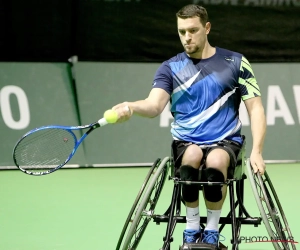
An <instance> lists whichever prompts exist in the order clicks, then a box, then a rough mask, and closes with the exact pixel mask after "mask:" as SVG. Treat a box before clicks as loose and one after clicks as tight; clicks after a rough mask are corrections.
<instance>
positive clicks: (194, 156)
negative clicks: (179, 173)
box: [182, 144, 203, 168]
mask: <svg viewBox="0 0 300 250" xmlns="http://www.w3.org/2000/svg"><path fill="white" fill-rule="evenodd" d="M202 157H203V152H202V149H201V148H200V147H199V146H197V145H194V144H193V145H190V146H188V147H187V149H186V150H185V152H184V154H183V157H182V164H183V165H191V166H193V167H198V168H199V167H200V162H201V160H202Z"/></svg>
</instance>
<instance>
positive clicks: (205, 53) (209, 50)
mask: <svg viewBox="0 0 300 250" xmlns="http://www.w3.org/2000/svg"><path fill="white" fill-rule="evenodd" d="M214 54H216V48H215V47H212V46H211V45H210V44H209V43H206V44H205V47H204V48H203V50H202V57H201V59H207V58H210V57H212V56H213V55H214Z"/></svg>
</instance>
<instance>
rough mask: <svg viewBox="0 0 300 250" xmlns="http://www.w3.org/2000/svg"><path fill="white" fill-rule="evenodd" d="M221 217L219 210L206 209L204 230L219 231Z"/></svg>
mask: <svg viewBox="0 0 300 250" xmlns="http://www.w3.org/2000/svg"><path fill="white" fill-rule="evenodd" d="M220 217H221V210H210V209H207V223H206V227H205V230H215V231H219V221H220Z"/></svg>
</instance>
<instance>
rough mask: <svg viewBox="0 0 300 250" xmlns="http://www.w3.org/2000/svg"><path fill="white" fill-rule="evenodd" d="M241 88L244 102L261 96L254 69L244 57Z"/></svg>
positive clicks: (240, 78)
mask: <svg viewBox="0 0 300 250" xmlns="http://www.w3.org/2000/svg"><path fill="white" fill-rule="evenodd" d="M239 86H240V89H241V95H242V100H243V101H245V100H247V99H250V98H253V97H256V96H261V93H260V89H259V86H258V84H257V81H256V78H255V76H254V73H253V70H252V67H251V65H250V63H249V61H248V60H247V59H246V58H245V57H244V56H243V57H242V61H241V66H240V74H239Z"/></svg>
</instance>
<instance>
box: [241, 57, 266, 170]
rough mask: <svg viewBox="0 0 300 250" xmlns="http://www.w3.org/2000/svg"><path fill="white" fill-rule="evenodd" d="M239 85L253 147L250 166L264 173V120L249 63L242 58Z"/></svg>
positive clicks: (257, 88)
mask: <svg viewBox="0 0 300 250" xmlns="http://www.w3.org/2000/svg"><path fill="white" fill-rule="evenodd" d="M239 84H240V89H241V94H242V99H243V101H244V103H245V106H246V108H247V111H248V114H249V117H250V123H251V132H252V140H253V146H252V151H251V155H250V162H251V166H252V168H253V170H254V172H255V173H256V172H257V171H259V172H260V173H261V174H263V173H264V171H265V163H264V160H263V157H262V151H263V145H264V139H265V134H266V118H265V113H264V108H263V105H262V102H261V97H260V96H261V93H260V88H259V86H258V84H257V81H256V78H255V75H254V73H253V70H252V67H251V65H250V63H249V61H248V60H247V59H246V58H245V57H242V60H241V65H240V74H239Z"/></svg>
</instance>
